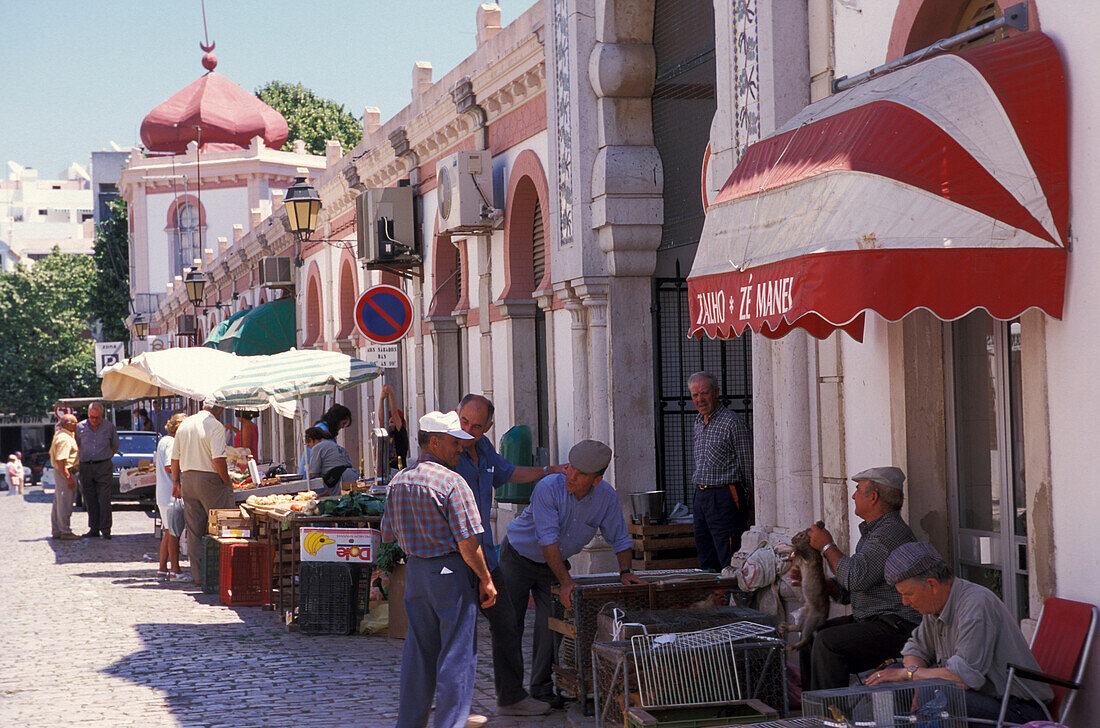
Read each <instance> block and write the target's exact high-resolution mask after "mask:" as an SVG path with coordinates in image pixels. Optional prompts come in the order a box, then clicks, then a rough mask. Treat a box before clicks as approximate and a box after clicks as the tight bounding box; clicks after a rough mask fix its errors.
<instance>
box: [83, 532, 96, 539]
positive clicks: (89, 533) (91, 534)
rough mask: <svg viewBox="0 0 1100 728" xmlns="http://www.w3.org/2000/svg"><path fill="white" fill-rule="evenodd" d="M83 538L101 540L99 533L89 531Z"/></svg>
mask: <svg viewBox="0 0 1100 728" xmlns="http://www.w3.org/2000/svg"><path fill="white" fill-rule="evenodd" d="M81 538H99V531H88V532H87V533H86V534H84V535H83V536H81Z"/></svg>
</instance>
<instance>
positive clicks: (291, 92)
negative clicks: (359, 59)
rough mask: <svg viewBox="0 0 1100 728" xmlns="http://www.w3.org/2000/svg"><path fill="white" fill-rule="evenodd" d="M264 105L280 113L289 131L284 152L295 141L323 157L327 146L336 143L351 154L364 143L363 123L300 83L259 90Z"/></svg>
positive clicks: (267, 85)
mask: <svg viewBox="0 0 1100 728" xmlns="http://www.w3.org/2000/svg"><path fill="white" fill-rule="evenodd" d="M256 96H258V97H259V99H260V100H261V101H263V102H264V103H265V104H267V105H268V106H270V107H271V108H273V109H275V110H276V111H278V112H279V113H280V114H282V115H283V118H285V119H286V123H287V126H289V127H290V135H289V136H287V141H286V144H284V145H283V149H284V150H286V151H290V150H291V148H292V145H293V142H294V140H295V139H301V140H302V141H304V142H305V143H306V151H307V152H309V153H310V154H324V153H325V142H326V141H328V140H329V139H335V140H337V141H338V142H340V144H341V145H342V146H343V148H344V151H345V152H348V151H350V150H352V149H354V148H355V146H356V145H357V144H359V142H361V141H362V140H363V126H362V122H361V121H360V120H359V119H358V118H356V117H355V116H354V115H353V114H351V113H350V112H348V111H346V110H345V109H344V105H343V104H338V103H336V102H335V101H331V100H329V99H324V98H321V97H320V96H318V95H317V94H315V93H313V91H311V90H310V89H308V88H305V87H304V86H302V84H300V83H297V84H294V85H291V84H289V83H284V82H282V81H271V82H270V83H268V84H266V85H264V86H261V87H260V88H259V89H257V90H256Z"/></svg>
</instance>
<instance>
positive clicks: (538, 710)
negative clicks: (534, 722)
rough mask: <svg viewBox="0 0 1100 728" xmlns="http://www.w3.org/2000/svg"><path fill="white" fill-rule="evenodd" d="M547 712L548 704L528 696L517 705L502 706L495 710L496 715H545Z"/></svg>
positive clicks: (548, 710) (548, 709)
mask: <svg viewBox="0 0 1100 728" xmlns="http://www.w3.org/2000/svg"><path fill="white" fill-rule="evenodd" d="M549 712H550V706H549V705H548V704H546V703H545V702H543V701H542V700H536V699H535V698H532V697H530V696H528V697H526V698H524V699H523V700H521V701H519V702H518V703H512V704H511V705H502V706H500V707H499V708H497V715H546V714H547V713H549Z"/></svg>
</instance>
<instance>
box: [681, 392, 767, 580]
mask: <svg viewBox="0 0 1100 728" xmlns="http://www.w3.org/2000/svg"><path fill="white" fill-rule="evenodd" d="M687 384H688V390H690V391H691V401H692V402H694V403H695V409H697V410H699V414H698V415H696V417H695V447H694V454H695V471H694V472H693V473H692V476H691V482H692V483H693V484H694V485H695V501H694V503H693V504H692V509H691V510H692V515H693V520H694V527H695V547H696V550H697V551H698V552H699V567H700V568H702V569H704V570H706V571H721V570H722V569H724V568H725V567H727V566H729V565H730V556H732V555H733V552H734V551H736V550H737V549H738V548H740V546H741V534H743V533H744V532H745V531H746V530H748V527H749V514H750V513H751V501H752V433H751V432H749V428H748V426H747V425H746V424H745V421H744V420H743V419H741V416H740V415H738V414H737V413H736V412H733V411H732V410H729V409H727V408H726V407H725V405H723V404H722V403H721V402H720V401H719V399H718V382H717V380H715V378H714V377H713V376H712V375H710V374H708V373H707V372H696V373H695V374H692V375H691V376H690V377H688V381H687Z"/></svg>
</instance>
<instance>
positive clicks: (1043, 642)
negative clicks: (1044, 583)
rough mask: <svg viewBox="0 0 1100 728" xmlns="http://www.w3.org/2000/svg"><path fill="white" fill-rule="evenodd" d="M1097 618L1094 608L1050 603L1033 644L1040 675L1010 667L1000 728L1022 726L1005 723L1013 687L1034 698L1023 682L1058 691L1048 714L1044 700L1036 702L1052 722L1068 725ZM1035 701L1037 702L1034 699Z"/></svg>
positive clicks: (1069, 602) (1067, 602) (1061, 601)
mask: <svg viewBox="0 0 1100 728" xmlns="http://www.w3.org/2000/svg"><path fill="white" fill-rule="evenodd" d="M1097 616H1098V613H1097V609H1096V607H1094V606H1093V605H1091V604H1085V603H1083V602H1075V601H1072V600H1070V599H1060V598H1058V597H1051V598H1050V599H1047V600H1046V603H1044V604H1043V613H1042V614H1041V615H1039V624H1038V626H1037V627H1036V628H1035V637H1034V638H1033V639H1032V640H1031V654H1032V655H1034V656H1035V661H1036V662H1038V663H1039V670H1040V671H1039V672H1035V671H1033V670H1028V669H1027V668H1024V667H1020V666H1019V665H1009V668H1008V686H1007V688H1008V689H1006V690H1005V697H1004V701H1003V702H1002V703H1001V715H1000V717H999V718H998V719H997V726H998V727H1000V726H1013V725H1018V724H1016V723H1006V722H1005V711H1007V710H1008V698H1009V696H1010V695H1011V694H1012V691H1011V688H1012V685H1013V683H1017V684H1019V685H1020V686H1021V687H1022V688H1023V689H1024V692H1026V693H1028V694H1029V695H1030V694H1031V691H1030V690H1029V689H1028V687H1027V684H1026V683H1023V682H1021V678H1022V679H1026V680H1034V681H1036V682H1044V683H1047V684H1048V685H1050V686H1051V688H1052V689H1053V690H1054V700H1053V702H1051V704H1050V709H1049V710H1047V706H1046V705H1043V702H1042V701H1040V700H1035V702H1037V703H1039V705H1041V706H1042V707H1043V710H1044V711H1046V713H1047V718H1048V719H1050V720H1052V721H1055V722H1058V723H1065V722H1066V715H1068V714H1069V709H1070V708H1071V707H1072V706H1073V699H1074V697H1075V696H1076V695H1077V689H1078V688H1079V687H1080V684H1081V678H1082V677H1083V676H1084V674H1085V664H1086V663H1087V662H1088V655H1089V647H1090V646H1091V645H1092V636H1093V634H1094V633H1095V632H1096V622H1097ZM1032 699H1035V696H1034V695H1032ZM1055 716H1057V717H1055Z"/></svg>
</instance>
